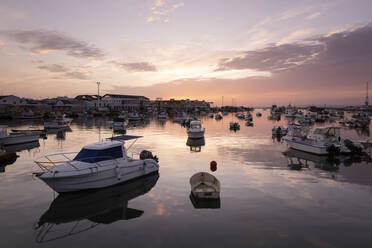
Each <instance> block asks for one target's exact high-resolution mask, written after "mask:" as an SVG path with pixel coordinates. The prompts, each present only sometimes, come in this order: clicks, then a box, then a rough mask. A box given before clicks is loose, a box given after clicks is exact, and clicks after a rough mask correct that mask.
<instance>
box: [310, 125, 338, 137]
mask: <svg viewBox="0 0 372 248" xmlns="http://www.w3.org/2000/svg"><path fill="white" fill-rule="evenodd" d="M340 128H341V127H338V126H331V127H318V128H316V129H315V131H314V134H318V135H324V136H336V137H338V136H340Z"/></svg>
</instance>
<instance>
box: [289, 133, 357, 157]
mask: <svg viewBox="0 0 372 248" xmlns="http://www.w3.org/2000/svg"><path fill="white" fill-rule="evenodd" d="M290 131H291V133H290V134H288V135H286V136H284V137H283V140H284V141H286V142H287V144H288V145H289V146H290V147H291V148H293V149H296V150H300V151H304V152H309V153H314V154H318V155H328V154H333V153H336V154H337V153H351V152H352V150H354V149H356V150H357V149H362V147H361V144H359V143H357V142H351V141H350V140H348V142H351V143H352V144H351V145H348V144H347V143H346V140H343V139H342V138H341V137H340V127H338V126H328V127H318V128H316V129H315V130H314V132H313V134H312V135H311V136H307V135H301V134H300V132H298V129H297V131H296V130H290ZM294 131H295V132H294Z"/></svg>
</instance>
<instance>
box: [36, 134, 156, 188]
mask: <svg viewBox="0 0 372 248" xmlns="http://www.w3.org/2000/svg"><path fill="white" fill-rule="evenodd" d="M140 137H141V136H130V135H122V136H116V137H112V138H110V139H109V140H107V141H102V142H97V143H94V144H91V145H87V146H84V147H83V148H82V150H81V151H80V152H79V153H78V154H77V155H76V156H75V157H74V158H72V159H70V157H71V156H72V155H73V154H76V153H61V154H52V155H48V156H45V157H42V158H39V159H37V160H36V161H35V163H36V164H37V165H38V166H39V167H40V169H41V170H42V171H41V172H36V173H34V175H35V176H36V177H38V178H39V179H41V180H42V181H44V182H45V183H46V184H47V185H48V186H49V187H51V188H52V189H53V190H55V191H56V192H58V193H64V192H72V191H80V190H86V189H95V188H103V187H107V186H112V185H115V184H118V183H122V182H126V181H128V180H131V179H134V178H138V177H141V176H145V175H148V174H151V173H153V172H157V171H158V170H159V165H158V158H157V157H156V156H153V155H152V153H151V152H149V151H146V150H144V151H142V152H141V154H140V157H139V159H135V158H133V157H130V156H128V155H127V150H126V148H125V146H124V145H125V141H127V140H132V139H135V140H137V139H138V138H140ZM62 158H64V159H62Z"/></svg>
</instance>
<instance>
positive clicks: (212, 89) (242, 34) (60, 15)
mask: <svg viewBox="0 0 372 248" xmlns="http://www.w3.org/2000/svg"><path fill="white" fill-rule="evenodd" d="M371 10H372V1H371V0H365V1H363V0H355V1H351V0H350V1H346V0H335V1H324V0H322V1H300V0H286V1H284V0H283V1H281V0H272V1H265V0H259V1H251V0H229V1H227V0H183V1H179V0H151V1H150V0H111V1H110V0H105V1H103V0H63V1H57V0H42V1H41V0H32V1H30V0H0V94H1V95H4V94H15V95H18V96H22V97H33V98H45V97H55V96H64V95H66V96H70V97H74V96H76V95H78V94H95V93H96V91H97V86H96V84H95V82H97V81H100V82H101V93H102V94H104V93H117V94H136V95H145V96H147V97H149V98H151V99H155V98H156V97H162V98H164V99H168V98H176V99H179V98H190V99H205V100H208V101H213V102H215V105H220V104H221V97H222V96H224V99H225V104H229V103H231V102H232V99H234V103H235V104H239V105H243V104H244V105H252V106H257V105H271V104H274V103H275V104H288V103H292V104H362V103H363V101H364V95H365V84H366V82H367V81H369V82H371V88H372V11H371Z"/></svg>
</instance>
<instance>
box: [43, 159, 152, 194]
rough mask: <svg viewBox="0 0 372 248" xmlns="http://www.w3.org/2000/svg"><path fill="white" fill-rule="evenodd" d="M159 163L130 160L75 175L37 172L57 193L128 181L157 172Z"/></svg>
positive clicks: (150, 160) (96, 187) (149, 160)
mask: <svg viewBox="0 0 372 248" xmlns="http://www.w3.org/2000/svg"><path fill="white" fill-rule="evenodd" d="M158 170H159V165H158V164H157V163H156V162H155V161H154V160H152V159H146V160H138V161H134V162H130V165H125V166H119V167H116V166H110V168H108V169H105V170H100V171H97V170H95V169H92V170H89V172H88V173H85V174H80V175H76V176H66V177H63V176H62V177H59V176H55V177H50V174H49V175H44V173H40V174H37V175H36V176H37V177H39V178H40V179H41V180H42V181H44V182H45V183H46V184H47V185H48V186H49V187H51V188H52V189H53V190H54V191H56V192H58V193H66V192H74V191H81V190H87V189H98V188H104V187H108V186H112V185H116V184H119V183H123V182H126V181H129V180H131V179H134V178H138V177H142V176H145V175H149V174H151V173H154V172H158Z"/></svg>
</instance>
